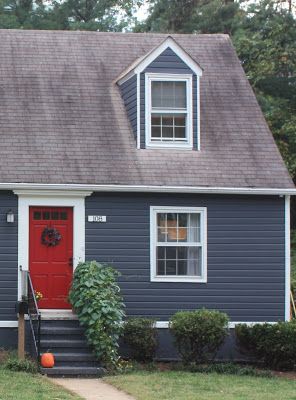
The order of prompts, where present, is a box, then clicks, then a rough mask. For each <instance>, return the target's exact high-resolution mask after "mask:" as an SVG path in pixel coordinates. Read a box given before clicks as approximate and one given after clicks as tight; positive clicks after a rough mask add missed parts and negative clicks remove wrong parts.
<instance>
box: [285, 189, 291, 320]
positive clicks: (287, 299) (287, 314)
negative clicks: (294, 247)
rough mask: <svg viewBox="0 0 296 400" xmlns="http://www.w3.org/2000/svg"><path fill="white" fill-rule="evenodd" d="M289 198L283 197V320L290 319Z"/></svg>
mask: <svg viewBox="0 0 296 400" xmlns="http://www.w3.org/2000/svg"><path fill="white" fill-rule="evenodd" d="M290 245H291V244H290V196H285V320H286V321H290V319H291V311H290V308H291V301H290V292H291V254H290V253H291V250H290V249H291V247H290Z"/></svg>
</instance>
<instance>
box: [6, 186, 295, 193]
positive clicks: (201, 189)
mask: <svg viewBox="0 0 296 400" xmlns="http://www.w3.org/2000/svg"><path fill="white" fill-rule="evenodd" d="M0 190H14V191H16V192H17V194H18V193H19V191H28V190H30V191H37V192H36V193H35V194H36V195H37V194H38V191H52V190H55V191H64V192H65V191H71V192H72V191H76V192H79V191H91V192H133V193H141V192H142V193H143V192H145V193H199V194H203V193H205V194H211V193H212V194H243V195H248V194H251V195H279V196H286V195H291V196H293V195H296V188H294V189H293V188H291V189H284V188H254V187H245V188H244V187H242V188H237V187H206V186H156V185H155V186H154V185H89V184H75V183H74V184H72V183H70V184H43V183H0ZM22 194H25V192H24V193H22Z"/></svg>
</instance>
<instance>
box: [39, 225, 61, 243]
mask: <svg viewBox="0 0 296 400" xmlns="http://www.w3.org/2000/svg"><path fill="white" fill-rule="evenodd" d="M61 239H62V235H61V234H60V232H59V231H58V230H57V229H55V228H48V227H46V228H45V229H44V230H43V232H42V234H41V243H42V244H43V245H44V246H47V247H54V246H57V245H58V244H59V242H60V241H61Z"/></svg>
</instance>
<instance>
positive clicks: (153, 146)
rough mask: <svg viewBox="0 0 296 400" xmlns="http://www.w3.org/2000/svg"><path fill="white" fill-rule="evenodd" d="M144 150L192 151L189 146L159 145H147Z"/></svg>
mask: <svg viewBox="0 0 296 400" xmlns="http://www.w3.org/2000/svg"><path fill="white" fill-rule="evenodd" d="M146 149H171V150H193V147H192V145H191V144H187V143H186V144H160V143H148V144H146Z"/></svg>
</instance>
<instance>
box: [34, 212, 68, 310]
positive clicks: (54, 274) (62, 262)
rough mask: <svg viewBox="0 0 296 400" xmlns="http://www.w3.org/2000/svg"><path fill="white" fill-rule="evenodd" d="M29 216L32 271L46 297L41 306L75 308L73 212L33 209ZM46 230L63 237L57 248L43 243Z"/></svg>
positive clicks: (38, 289)
mask: <svg viewBox="0 0 296 400" xmlns="http://www.w3.org/2000/svg"><path fill="white" fill-rule="evenodd" d="M29 215H30V232H29V269H30V274H31V278H32V283H33V287H34V289H35V291H39V292H41V293H42V295H43V299H42V300H40V301H39V303H38V305H39V307H40V308H47V309H54V308H57V309H58V308H62V309H63V308H71V306H70V304H69V303H68V302H67V297H68V293H69V288H70V285H71V282H72V276H73V209H72V208H68V207H30V213H29ZM46 228H49V229H50V228H54V229H56V231H57V232H58V233H59V234H60V240H58V242H57V244H56V245H48V244H44V243H42V234H43V233H44V230H45V229H46ZM55 237H56V238H57V237H58V235H56V236H55ZM44 239H45V240H47V241H48V239H50V238H49V237H48V236H45V237H44Z"/></svg>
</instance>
